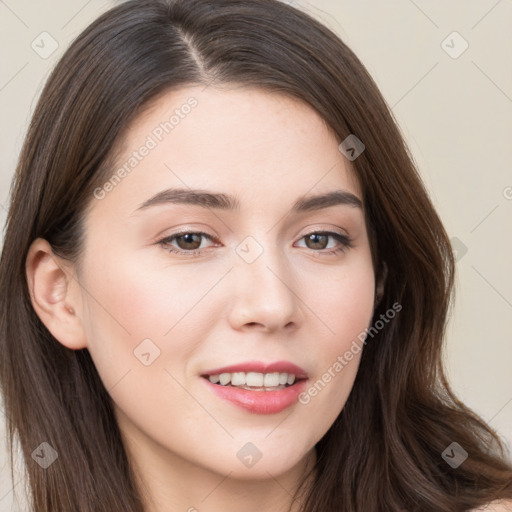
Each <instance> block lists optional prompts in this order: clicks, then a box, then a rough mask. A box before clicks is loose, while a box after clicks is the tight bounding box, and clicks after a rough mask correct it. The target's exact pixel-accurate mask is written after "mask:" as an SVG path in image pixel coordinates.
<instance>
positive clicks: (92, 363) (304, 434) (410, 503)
mask: <svg viewBox="0 0 512 512" xmlns="http://www.w3.org/2000/svg"><path fill="white" fill-rule="evenodd" d="M20 255H21V256H22V257H21V258H20ZM453 279H454V262H453V256H452V252H451V248H450V245H449V241H448V238H447V236H446V233H445V230H444V228H443V226H442V224H441V222H440V220H439V218H438V216H437V214H436V212H435V211H434V209H433V207H432V204H431V202H430V200H429V198H428V196H427V194H426V191H425V189H424V186H423V184H422V182H421V180H420V178H419V176H418V174H417V172H416V170H415V169H414V166H413V164H412V162H411V160H410V158H409V157H408V153H407V150H406V147H405V144H404V142H403V140H402V138H401V136H400V134H399V132H398V130H397V127H396V126H395V124H394V122H393V120H392V117H391V115H390V113H389V110H388V109H387V107H386V105H385V103H384V101H383V99H382V97H381V95H380V93H379V92H378V90H377V88H376V86H375V84H374V82H373V81H372V79H371V78H370V76H369V75H368V74H367V72H366V70H365V68H364V67H363V65H362V64H361V63H360V62H359V60H358V59H357V58H356V57H355V55H354V54H353V53H352V52H351V51H350V50H349V49H348V48H347V47H346V46H345V45H344V44H343V43H342V42H341V41H340V40H339V39H338V38H337V37H336V36H335V35H334V34H333V33H332V32H330V31H329V30H328V29H327V28H325V27H324V26H322V25H320V24H319V23H318V22H316V21H314V20H313V19H311V18H310V17H308V16H307V15H306V14H304V13H302V12H300V11H298V10H295V9H293V8H292V7H290V6H287V5H285V4H282V3H279V2H276V1H274V0H240V1H233V0H229V1H228V0H216V1H215V2H213V1H212V0H187V1H185V0H181V1H166V0H154V1H142V2H141V1H129V2H126V3H124V4H122V5H120V6H118V7H116V8H115V9H113V10H111V11H109V12H108V13H106V14H105V15H103V16H101V17H100V18H99V19H98V20H97V21H96V22H94V23H93V24H92V25H91V26H90V27H89V28H88V29H87V30H85V32H84V33H83V34H81V35H80V36H79V37H78V39H77V40H76V41H75V42H74V43H73V44H72V45H71V47H70V48H69V50H68V51H67V52H66V54H65V55H64V56H63V58H62V59H61V61H60V62H59V63H58V65H57V67H56V68H55V70H54V72H53V74H52V75H51V77H50V78H49V80H48V83H47V84H46V87H45V89H44V91H43V93H42V95H41V98H40V100H39V104H38V106H37V109H36V111H35V113H34V116H33V120H32V123H31V126H30V129H29V133H28V135H27V138H26V141H25V145H24V147H23V150H22V154H21V156H20V162H19V166H18V169H17V173H16V178H15V187H14V189H13V197H12V203H11V207H10V211H9V216H8V225H7V231H6V238H5V248H4V251H3V254H2V260H1V264H0V284H1V287H2V290H3V292H4V293H3V294H2V298H1V304H0V311H1V319H2V320H1V329H2V331H1V336H0V342H1V351H2V358H1V364H0V369H1V370H0V376H1V378H0V380H1V383H2V389H3V394H4V396H5V407H6V412H7V416H8V428H9V433H10V436H11V441H12V439H13V436H14V435H15V434H17V435H19V439H20V442H21V447H22V450H23V454H24V459H25V462H26V464H27V472H28V476H29V483H30V489H31V493H32V498H33V509H34V511H35V512H43V511H45V512H46V511H48V512H49V511H52V512H56V511H69V510H80V511H91V512H92V511H98V510H105V511H114V510H115V511H117V510H119V511H121V510H122V511H130V512H135V511H146V512H160V511H164V510H165V511H169V510H173V511H174V510H188V511H189V512H192V511H204V510H208V511H217V510H223V511H230V510H244V511H245V512H247V511H255V510H269V511H276V512H281V511H291V512H299V511H300V512H320V511H322V512H325V511H328V512H331V511H332V512H335V511H336V512H337V511H364V512H372V511H375V512H377V511H399V510H401V511H403V510H407V511H422V512H424V511H436V512H437V511H447V512H448V511H450V512H451V511H454V510H455V511H468V510H476V509H480V508H482V507H487V508H486V510H495V511H497V510H510V509H511V507H510V500H511V499H512V467H511V466H510V464H509V463H508V462H507V461H506V460H505V458H504V454H503V447H502V445H501V443H500V439H499V437H498V436H497V435H496V433H495V432H493V431H492V430H491V429H490V427H489V426H487V425H486V424H485V423H484V422H483V421H482V420H481V419H480V418H478V417H477V416H476V415H475V414H474V413H472V412H471V411H470V410H469V409H468V408H467V407H465V406H464V405H463V404H462V403H461V402H460V401H458V400H457V398H456V397H455V396H454V395H453V393H452V392H451V390H450V387H449V385H448V383H447V382H446V379H445V377H444V373H443V368H442V364H441V355H440V352H441V346H442V339H443V334H444V327H445V321H446V319H447V313H448V306H449V301H450V297H451V293H452V285H453Z"/></svg>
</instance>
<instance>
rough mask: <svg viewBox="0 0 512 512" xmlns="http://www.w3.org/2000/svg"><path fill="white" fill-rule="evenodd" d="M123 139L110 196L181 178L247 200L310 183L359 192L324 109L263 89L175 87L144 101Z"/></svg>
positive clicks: (131, 200)
mask: <svg viewBox="0 0 512 512" xmlns="http://www.w3.org/2000/svg"><path fill="white" fill-rule="evenodd" d="M121 142H122V143H121V145H120V150H119V151H118V153H117V159H116V162H115V165H114V166H113V168H111V169H110V172H111V176H113V177H115V175H116V174H117V175H119V174H121V175H122V178H121V179H119V180H118V179H117V178H116V179H115V180H113V181H115V183H114V185H115V186H114V187H109V188H113V189H114V190H112V191H111V192H109V193H108V195H107V197H106V200H108V201H110V202H112V201H116V200H117V201H118V200H122V201H123V202H124V203H125V204H126V205H127V206H128V205H129V206H132V207H133V208H135V207H136V206H137V204H140V202H141V201H140V199H142V200H144V199H145V198H147V197H149V195H154V194H155V193H157V192H158V191H159V190H163V189H165V188H169V187H177V186H179V187H180V188H187V187H192V188H202V189H212V190H215V191H216V192H229V193H230V194H231V195H235V196H237V197H239V198H240V201H241V203H242V205H243V203H244V198H245V199H252V200H258V201H259V203H260V205H261V206H263V205H264V204H265V203H267V202H273V203H275V202H276V200H277V201H282V200H284V199H285V198H286V197H288V196H289V197H290V198H292V196H293V197H299V196H302V195H304V194H306V193H307V192H308V191H309V190H311V191H312V193H313V192H314V193H318V192H325V191H327V190H332V189H340V188H342V189H344V190H347V191H349V192H352V193H353V194H355V195H357V196H358V197H361V189H360V186H359V182H358V180H357V177H356V175H355V173H354V171H353V169H352V168H351V166H350V163H349V162H348V161H347V160H346V159H345V158H344V157H343V155H342V154H341V153H340V152H339V150H338V144H339V142H340V141H339V140H338V137H337V136H336V134H335V133H334V132H333V131H332V130H331V129H330V128H329V127H328V126H327V124H326V123H325V122H324V120H323V119H322V118H321V116H320V115H319V114H318V113H317V112H316V111H315V110H314V109H313V108H312V107H310V106H309V105H307V104H306V103H304V102H302V101H299V100H297V99H295V98H291V97H289V96H285V95H283V94H277V93H274V92H267V91H264V90H262V89H256V88H248V87H240V86H234V85H231V86H223V87H222V88H219V87H215V88H214V87H212V86H209V87H206V88H205V87H204V86H200V87H199V86H188V87H183V88H181V89H178V90H173V91H169V92H167V93H165V94H163V95H161V96H160V97H158V98H157V99H155V100H153V101H152V102H151V103H150V104H148V105H147V106H146V108H145V109H144V111H143V112H142V113H140V114H139V116H138V117H136V118H135V120H134V121H133V122H132V123H131V125H130V126H129V127H128V129H127V130H126V132H125V134H124V136H123V139H122V141H121ZM121 170H122V171H121ZM107 180H108V178H107ZM102 202H103V201H102ZM105 202H106V201H105ZM135 203H137V204H135ZM133 208H132V209H133Z"/></svg>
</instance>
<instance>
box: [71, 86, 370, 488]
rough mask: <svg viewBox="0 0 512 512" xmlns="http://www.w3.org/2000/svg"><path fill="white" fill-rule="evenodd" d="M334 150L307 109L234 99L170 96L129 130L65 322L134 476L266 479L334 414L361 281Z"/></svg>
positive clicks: (196, 90)
mask: <svg viewBox="0 0 512 512" xmlns="http://www.w3.org/2000/svg"><path fill="white" fill-rule="evenodd" d="M173 116H174V117H173ZM340 142H341V140H337V138H336V137H335V136H334V135H333V133H332V132H331V131H329V130H328V128H327V127H326V125H325V123H324V122H323V121H322V119H321V118H320V117H319V115H318V114H317V113H316V112H315V111H314V110H313V109H312V108H310V107H309V106H306V105H305V104H302V103H300V102H298V101H296V100H293V99H290V98H287V97H285V96H281V95H276V94H271V93H268V92H263V91H261V90H256V89H247V88H238V89H235V88H224V89H214V88H213V87H208V88H206V89H204V90H203V88H200V87H187V88H183V89H181V90H179V91H173V92H171V93H169V94H167V95H165V96H163V97H161V98H160V99H159V100H158V101H156V102H154V104H153V105H152V106H151V108H150V109H148V110H147V111H145V112H144V113H143V114H142V115H141V116H139V118H138V119H137V120H136V121H135V122H134V123H133V125H132V126H131V127H130V129H129V130H128V133H127V135H126V138H125V140H124V143H123V148H122V151H121V153H120V154H119V156H118V159H117V165H116V167H114V168H113V169H112V176H113V178H112V179H111V180H110V182H109V183H108V184H107V185H106V186H103V187H101V189H96V191H95V197H92V198H91V200H92V202H91V208H90V211H89V212H88V215H87V217H86V223H85V226H86V242H85V252H84V254H83V257H82V260H81V272H80V274H79V276H78V279H79V281H80V284H81V286H82V287H83V288H82V290H83V291H82V292H81V293H82V296H81V300H82V306H81V308H80V311H79V312H77V314H79V315H80V317H81V319H82V321H83V326H84V330H85V335H86V339H87V348H88V350H89V352H90V354H91V356H92V358H93V360H94V363H95V365H96V367H97V369H98V371H99V374H100V376H101V378H102V380H103V382H104V384H105V387H106V388H107V390H108V391H109V393H110V395H111V396H112V398H113V401H114V403H115V409H116V416H117V419H118V421H119V425H120V428H121V431H122V433H123V436H124V437H125V438H126V442H127V443H128V446H129V449H130V451H131V452H133V453H134V454H137V458H138V460H139V464H140V465H141V466H144V465H146V466H147V469H148V471H150V470H152V471H156V469H155V468H157V467H164V466H165V465H172V464H174V465H176V462H177V461H180V463H181V467H183V464H185V465H187V467H188V468H193V467H195V468H201V469H202V470H204V469H207V470H209V471H211V472H215V473H218V474H222V475H226V474H228V473H230V474H231V476H232V477H233V478H240V479H261V478H268V477H269V474H270V475H273V476H277V475H279V474H282V473H284V472H286V471H289V470H291V469H292V468H293V467H295V466H296V465H298V464H299V463H301V462H303V461H304V460H306V456H307V455H311V453H312V449H313V448H314V445H315V443H317V442H318V441H319V440H320V438H321V437H322V436H323V435H324V434H325V433H326V432H327V430H328V429H329V427H330V426H331V425H332V423H333V422H334V420H335V419H336V417H337V416H338V415H339V413H340V411H341V410H342V408H343V406H344V404H345V402H346V400H347V397H348V395H349V392H350V390H351V388H352V385H353V382H354V378H355V375H356V372H357V367H358V364H359V359H360V355H361V352H360V350H356V349H355V348H354V347H355V345H354V341H356V342H357V344H358V346H360V345H361V342H360V341H359V340H360V339H361V338H359V340H358V338H357V337H358V335H360V333H361V332H362V331H364V329H365V328H366V327H368V325H369V323H370V321H371V318H372V313H373V302H374V272H373V267H372V261H371V253H370V246H369V241H368V236H367V231H366V227H365V218H364V210H363V209H362V208H361V207H359V206H357V204H356V202H354V201H352V202H351V201H348V202H347V201H346V200H345V199H346V198H347V197H349V198H350V197H351V195H353V196H355V197H356V198H359V200H360V201H361V202H362V192H361V189H360V187H359V185H358V182H357V180H356V179H355V176H354V174H353V171H352V170H351V169H350V167H349V162H347V160H346V159H345V157H344V156H343V155H342V154H341V153H340V151H339V150H338V145H339V143H340ZM144 148H146V149H144ZM123 167H124V171H125V172H124V173H123V172H122V171H120V172H118V169H120V168H123ZM114 176H115V177H114ZM335 192H336V193H337V195H334V194H333V193H335ZM198 194H202V195H200V196H198ZM206 194H208V196H207V195H206ZM328 194H331V196H328ZM210 195H211V197H210ZM321 197H323V199H320V198H321ZM314 198H316V199H314ZM314 233H317V234H316V235H315V234H314ZM347 238H348V239H349V240H351V242H350V245H351V247H349V246H345V245H344V241H346V239H347ZM347 351H349V352H351V353H352V356H353V357H352V358H351V359H350V360H348V359H347V358H344V354H345V353H346V352H347ZM342 358H343V361H344V363H341V362H340V361H341V359H342ZM337 362H338V364H336V363H337ZM231 366H236V368H234V369H233V371H232V372H230V371H229V368H226V367H231ZM340 367H341V368H340ZM235 370H236V371H235ZM301 372H303V375H300V373H301ZM220 374H227V375H224V376H220V377H212V380H213V381H217V379H222V382H226V380H225V379H229V377H232V378H233V379H234V381H233V383H234V384H237V387H234V386H232V385H230V384H228V385H222V384H221V383H220V382H218V383H211V382H210V379H209V378H208V377H205V376H208V375H209V376H212V375H220ZM231 374H235V375H231ZM262 374H272V375H271V376H269V377H265V376H262ZM276 374H277V375H276ZM282 374H288V375H287V376H283V375H282ZM289 374H294V375H295V383H294V384H293V385H291V386H288V379H290V381H291V380H292V378H291V377H290V375H289ZM299 378H300V379H303V380H298V379H299ZM244 379H245V380H244ZM280 379H281V380H280ZM285 379H286V380H287V384H286V387H285V388H284V389H280V388H283V385H281V384H279V385H278V386H277V388H276V384H277V383H278V382H284V380H285ZM244 382H245V385H246V386H247V385H249V386H250V387H252V388H255V389H243V384H244ZM315 383H317V384H316V387H315ZM262 384H263V387H261V386H262ZM265 386H266V387H265ZM269 388H270V390H269ZM272 388H274V390H272ZM299 394H300V397H299V396H298V395H299ZM299 398H300V400H299ZM150 468H152V469H150Z"/></svg>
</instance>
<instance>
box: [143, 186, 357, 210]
mask: <svg viewBox="0 0 512 512" xmlns="http://www.w3.org/2000/svg"><path fill="white" fill-rule="evenodd" d="M169 203H171V204H188V205H193V206H200V207H203V208H214V209H218V210H239V209H240V202H239V200H238V199H237V198H236V197H234V196H231V195H228V194H222V193H212V192H208V191H206V190H195V189H167V190H162V191H161V192H158V194H156V195H155V196H153V197H151V198H150V199H148V200H147V201H144V202H143V203H142V204H141V205H140V206H139V207H138V208H137V209H136V210H135V211H134V213H135V212H138V211H141V210H146V209H148V208H151V207H153V206H159V205H164V204H169ZM336 205H346V206H351V207H353V208H359V209H361V210H362V209H363V203H362V201H361V200H360V199H359V198H358V197H357V196H355V195H354V194H352V193H351V192H347V191H346V190H334V191H332V192H327V193H325V194H318V195H313V196H302V197H300V198H299V199H297V201H295V203H294V205H293V207H292V211H293V212H294V213H302V212H310V211H315V210H321V209H323V208H329V207H330V206H336Z"/></svg>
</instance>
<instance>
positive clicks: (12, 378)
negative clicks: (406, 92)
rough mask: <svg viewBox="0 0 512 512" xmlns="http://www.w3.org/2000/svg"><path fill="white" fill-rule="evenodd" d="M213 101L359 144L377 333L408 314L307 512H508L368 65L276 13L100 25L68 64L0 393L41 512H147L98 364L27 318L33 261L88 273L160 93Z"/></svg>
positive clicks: (190, 3)
mask: <svg viewBox="0 0 512 512" xmlns="http://www.w3.org/2000/svg"><path fill="white" fill-rule="evenodd" d="M213 83H219V84H223V83H238V84H243V85H247V86H254V87H259V88H262V89H264V90H267V91H269V92H273V91H275V92H280V93H284V94H287V95H289V96H291V97H294V98H299V99H301V100H302V101H304V102H306V103H308V104H309V105H311V106H312V107H313V108H314V109H315V110H316V111H317V112H318V113H319V114H320V115H321V116H322V117H323V118H324V120H325V121H326V122H327V123H328V125H329V126H330V127H331V128H332V129H333V130H334V131H335V133H336V134H337V136H338V137H339V140H340V142H341V141H343V140H344V139H345V138H346V137H347V136H349V135H350V134H355V135H356V136H357V137H358V138H359V139H360V140H361V141H363V143H364V145H365V151H364V152H363V153H362V154H361V155H360V156H359V157H358V158H357V159H356V160H354V161H353V163H352V164H353V168H354V170H355V172H356V175H357V177H358V179H359V181H360V183H361V187H362V190H363V194H364V203H365V206H366V214H367V216H366V222H367V227H368V231H369V234H370V242H371V249H372V256H373V261H374V266H375V271H376V279H377V281H378V282H379V283H381V282H382V278H383V272H384V269H387V277H386V280H385V286H384V293H383V295H382V298H381V300H380V302H379V303H378V305H377V307H376V309H375V315H374V321H375V320H376V319H378V318H380V315H382V314H383V313H384V312H386V311H387V310H389V308H391V307H392V304H394V303H395V302H398V303H399V304H401V305H402V306H403V309H402V311H401V312H400V314H399V315H397V316H396V318H395V319H394V320H393V322H389V323H388V324H387V325H386V326H385V327H384V328H383V329H382V330H380V331H379V333H378V335H376V336H375V337H374V338H373V339H372V341H371V342H368V343H367V345H366V347H365V349H364V350H363V353H362V358H361V362H360V367H359V371H358V374H357V377H356V380H355V383H354V387H353V389H352V392H351V394H350V396H349V398H348V401H347V403H346V405H345V407H344V409H343V411H342V412H341V414H340V415H339V417H338V418H337V419H336V421H335V422H334V424H333V425H332V426H331V428H330V429H329V431H328V432H327V433H326V434H325V436H324V437H323V438H322V439H321V440H320V441H319V442H318V443H317V445H316V450H317V464H316V468H315V469H316V476H315V479H314V483H313V485H312V486H311V487H310V488H309V489H308V490H307V493H306V495H305V496H306V498H305V499H304V502H303V510H304V512H348V511H351V512H355V511H358V512H382V511H399V510H407V511H422V512H428V511H432V512H433V511H435V512H440V511H446V512H453V511H461V512H462V511H465V510H468V509H471V508H474V507H477V506H480V505H483V504H485V503H488V502H490V501H492V500H493V499H497V498H512V467H511V466H510V465H509V464H508V463H507V462H506V461H505V457H504V448H503V444H502V443H501V441H500V439H499V437H498V435H497V434H496V433H495V432H494V431H493V430H492V429H491V428H490V427H489V426H488V425H486V424H485V423H484V422H483V421H482V420H481V419H480V418H479V417H478V416H476V415H475V414H474V413H473V412H472V411H470V410H469V409H468V408H467V407H466V406H465V405H463V404H462V403H461V402H460V401H459V400H458V399H457V398H456V397H455V396H454V394H453V392H452V391H451V389H450V386H449V384H448V383H447V381H446V378H445V375H444V373H443V366H442V357H441V356H442V343H443V338H444V330H445V323H446V320H447V315H448V313H449V309H450V305H451V300H452V298H453V296H452V293H453V283H454V270H455V267H454V258H453V255H452V251H451V247H450V243H449V240H448V238H447V235H446V232H445V230H444V228H443V226H442V224H441V222H440V219H439V217H438V216H437V214H436V212H435V211H434V208H433V206H432V203H431V201H430V200H429V197H428V195H427V193H426V190H425V187H424V185H423V183H422V181H421V179H420V177H419V175H418V172H417V170H416V169H415V167H414V164H413V162H412V161H411V158H410V156H409V153H408V150H407V148H406V146H405V144H404V141H403V139H402V137H401V135H400V133H399V130H398V129H397V127H396V125H395V123H394V121H393V118H392V115H391V113H390V111H389V109H388V107H387V105H386V103H385V102H384V100H383V98H382V96H381V94H380V93H379V91H378V89H377V87H376V85H375V83H374V82H373V80H372V78H371V77H370V76H369V74H368V73H367V71H366V69H365V68H364V66H363V65H362V64H361V62H360V61H359V60H358V59H357V57H356V56H355V55H354V53H352V51H351V50H350V49H349V48H347V46H346V45H345V44H344V43H343V42H342V41H340V39H339V38H338V37H337V36H336V35H335V34H334V33H332V32H331V31H330V30H329V29H328V28H326V27H325V26H323V25H322V24H320V23H319V22H318V21H316V20H314V19H313V18H312V17H310V16H308V15H307V14H305V13H303V12H301V11H299V10H297V9H294V8H292V7H291V6H289V5H286V4H284V3H281V2H278V1H276V0H153V1H149V0H143V1H141V0H132V1H128V2H125V3H123V4H121V5H119V6H117V7H115V8H114V9H112V10H110V11H108V12H107V13H106V14H104V15H102V16H101V17H100V18H99V19H98V20H96V21H95V22H94V23H93V24H92V25H90V26H89V27H88V28H87V29H86V30H85V31H84V32H83V33H82V34H81V35H80V36H79V37H78V38H77V39H76V40H75V41H74V42H73V44H72V45H71V47H70V48H69V49H68V50H67V52H66V53H65V54H64V56H63V57H62V59H61V60H60V62H59V63H58V64H57V66H56V68H55V69H54V71H53V73H52V74H51V76H50V78H49V79H48V81H47V83H46V86H45V88H44V90H43V93H42V95H41V97H40V100H39V102H38V105H37V108H36V110H35V113H34V115H33V118H32V122H31V124H30V128H29V130H28V134H27V137H26V140H25V143H24V146H23V149H22V152H21V155H20V159H19V164H18V167H17V169H16V175H15V180H14V186H13V189H12V200H11V204H10V208H9V212H8V218H7V227H6V234H5V244H4V249H3V253H2V258H1V262H0V289H1V290H2V294H1V297H0V350H1V357H0V383H1V387H2V392H3V395H4V402H5V410H6V417H7V431H8V436H9V443H10V446H11V450H12V446H13V443H14V442H15V440H16V436H17V437H19V441H20V445H21V449H22V453H23V457H24V461H25V464H26V470H27V473H28V479H29V480H28V481H29V484H30V489H31V494H32V496H31V499H32V501H33V509H34V511H35V512H69V511H70V510H73V511H80V512H98V511H108V512H113V511H114V512H117V511H123V512H142V511H143V505H142V500H141V497H140V494H139V490H138V488H137V485H136V484H135V479H134V474H133V471H132V468H131V466H130V461H129V459H128V457H127V454H126V452H125V449H124V446H123V443H122V441H121V435H120V432H119V428H118V425H117V423H116V421H115V419H114V414H113V407H112V401H111V398H110V396H109V394H108V392H107V390H106V389H105V387H104V386H103V383H102V381H101V380H100V378H99V375H98V373H97V371H96V368H95V366H94V364H93V362H92V359H91V357H90V355H89V353H88V351H87V350H86V349H83V350H76V351H73V350H69V349H67V348H65V347H64V346H63V345H61V344H60V343H58V342H57V341H56V340H55V339H54V338H53V337H52V335H51V334H50V333H49V331H48V330H47V329H46V328H45V326H44V324H43V323H42V322H41V321H40V319H39V317H38V316H37V315H36V313H35V311H34V309H33V307H32V304H31V300H30V296H29V292H28V287H27V281H26V275H25V258H26V256H27V253H28V249H29V247H30V245H31V243H32V242H33V241H34V240H35V239H36V238H38V237H41V238H44V239H46V240H48V242H49V243H50V244H51V246H52V249H53V250H54V252H55V253H56V254H57V255H59V256H61V257H63V258H66V259H67V260H69V261H71V262H74V263H79V261H80V256H81V254H82V250H83V240H84V237H83V235H84V231H83V219H84V216H85V214H86V212H87V207H88V206H89V205H90V204H91V203H92V201H94V198H93V190H94V189H95V188H96V187H98V186H99V185H101V184H102V183H104V182H105V180H106V179H108V177H109V173H110V172H111V169H112V167H111V166H112V165H113V163H114V162H115V155H116V151H115V148H116V144H118V143H119V141H122V139H123V134H124V129H125V128H126V126H128V124H129V123H130V121H132V120H133V119H134V118H135V117H136V116H137V115H138V113H140V112H141V110H142V109H143V108H144V107H145V106H146V105H147V104H148V102H149V101H150V100H154V99H155V98H157V97H158V96H159V95H160V94H162V93H164V92H167V91H169V90H172V89H173V88H177V87H179V86H183V85H187V84H204V85H205V86H208V85H210V84H213ZM42 442H47V443H48V444H49V445H51V446H52V447H53V448H54V449H55V450H56V451H57V452H58V455H59V458H58V462H57V463H54V464H52V465H51V466H50V467H48V468H47V469H46V470H44V471H43V470H41V468H40V467H39V466H38V465H37V464H35V463H34V461H33V460H32V457H31V454H32V452H33V451H34V450H35V449H36V448H37V447H38V446H39V445H40V444H41V443H42ZM453 442H457V443H458V444H459V445H460V446H462V447H463V448H464V450H465V451H466V452H467V453H468V454H469V456H468V458H467V459H466V460H465V461H464V462H463V463H462V464H461V465H460V466H459V467H457V468H453V467H451V466H450V465H449V464H447V462H446V461H445V460H444V459H443V457H442V453H443V452H444V450H445V449H446V448H447V447H449V446H450V445H451V443H453ZM13 460H14V456H13V452H12V451H11V463H12V462H13ZM306 477H307V475H305V479H304V482H305V481H306Z"/></svg>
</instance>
